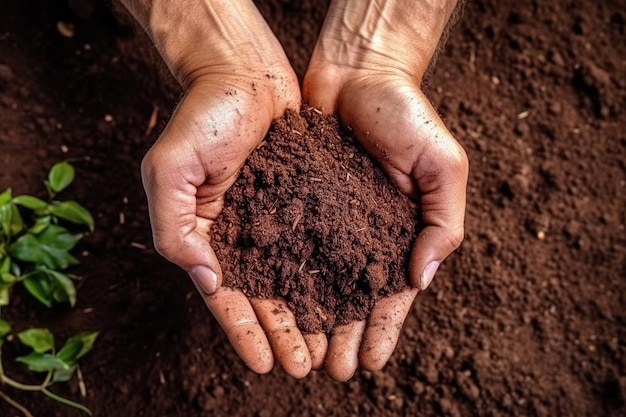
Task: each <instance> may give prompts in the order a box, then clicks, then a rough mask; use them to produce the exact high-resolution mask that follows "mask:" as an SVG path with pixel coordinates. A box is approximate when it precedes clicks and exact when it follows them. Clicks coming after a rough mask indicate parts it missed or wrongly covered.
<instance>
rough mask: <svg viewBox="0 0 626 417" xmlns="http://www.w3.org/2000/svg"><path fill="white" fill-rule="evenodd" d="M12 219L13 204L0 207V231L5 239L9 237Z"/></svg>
mask: <svg viewBox="0 0 626 417" xmlns="http://www.w3.org/2000/svg"><path fill="white" fill-rule="evenodd" d="M12 217H13V204H11V203H8V204H3V205H0V231H1V232H2V234H3V235H4V236H6V237H7V238H10V237H11V218H12Z"/></svg>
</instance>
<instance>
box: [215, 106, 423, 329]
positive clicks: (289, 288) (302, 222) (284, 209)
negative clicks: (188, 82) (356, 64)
mask: <svg viewBox="0 0 626 417" xmlns="http://www.w3.org/2000/svg"><path fill="white" fill-rule="evenodd" d="M416 213H417V208H416V206H415V204H414V203H412V202H411V201H410V200H409V199H408V198H407V197H406V196H404V195H402V194H401V193H400V192H399V191H398V190H397V188H396V186H395V185H394V184H393V183H392V182H391V181H390V180H389V178H388V177H387V176H386V174H385V173H384V172H383V171H382V170H381V169H380V168H379V167H378V166H377V165H375V164H374V163H373V162H372V160H371V159H370V157H369V156H368V155H367V154H365V152H364V150H363V149H362V148H361V147H360V146H359V145H358V143H356V142H355V140H354V139H353V138H352V136H351V135H350V134H349V133H348V132H346V131H345V130H342V129H341V128H340V126H339V122H338V120H337V119H336V118H335V117H331V116H323V115H321V114H319V113H318V112H317V111H316V110H315V109H313V108H308V107H306V106H305V107H303V109H302V112H301V114H300V115H299V114H296V113H295V112H287V113H286V114H285V116H284V117H283V118H281V119H279V120H276V121H275V123H274V124H273V126H272V128H271V130H270V132H269V133H268V135H267V137H266V139H265V140H264V141H263V142H262V143H261V144H260V145H259V147H258V148H257V149H256V150H255V151H254V152H253V153H252V155H251V156H250V157H249V158H248V161H247V163H246V165H245V166H244V167H243V169H242V172H241V174H240V177H239V178H238V180H237V181H236V183H235V184H234V185H233V187H232V188H231V189H230V190H229V192H228V193H227V195H226V202H225V208H224V211H223V213H222V214H221V215H220V218H219V219H218V222H217V224H216V227H215V230H214V247H215V250H216V252H217V256H218V259H220V262H221V265H222V269H223V274H224V285H225V286H229V287H236V288H240V289H242V290H243V291H244V293H245V294H246V295H248V296H250V297H260V298H277V297H281V298H284V299H285V300H286V301H287V303H288V306H289V307H290V308H291V310H292V311H293V312H294V314H295V317H296V320H297V323H298V326H299V327H300V328H301V329H302V330H303V331H304V332H318V331H325V332H329V331H331V330H332V329H333V328H334V327H335V326H337V325H340V324H344V323H347V322H349V321H352V320H360V319H364V318H366V317H367V315H368V314H369V312H370V311H371V309H372V307H373V304H374V303H375V302H376V300H377V299H378V298H379V297H381V296H383V295H386V294H390V293H394V292H398V291H401V290H402V289H405V288H406V287H407V286H408V285H409V282H408V277H407V267H408V255H409V252H410V248H411V244H412V242H413V240H414V238H415V236H416V233H417V232H418V222H417V221H416Z"/></svg>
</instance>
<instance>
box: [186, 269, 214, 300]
mask: <svg viewBox="0 0 626 417" xmlns="http://www.w3.org/2000/svg"><path fill="white" fill-rule="evenodd" d="M189 275H191V279H193V280H194V281H195V283H196V284H197V285H198V287H200V289H201V290H202V291H204V292H205V293H207V294H213V293H214V292H215V291H216V290H217V274H215V272H213V271H212V270H211V269H209V268H207V267H206V266H203V265H198V266H194V267H193V268H191V271H190V272H189Z"/></svg>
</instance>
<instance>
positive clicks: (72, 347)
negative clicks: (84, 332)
mask: <svg viewBox="0 0 626 417" xmlns="http://www.w3.org/2000/svg"><path fill="white" fill-rule="evenodd" d="M82 349H83V341H82V340H80V339H77V338H70V339H68V340H67V342H65V344H64V345H63V347H62V348H61V349H60V350H59V352H58V353H57V355H56V356H57V358H59V359H61V360H62V361H63V362H65V363H67V364H68V365H75V364H76V362H77V361H78V354H79V353H80V351H81V350H82Z"/></svg>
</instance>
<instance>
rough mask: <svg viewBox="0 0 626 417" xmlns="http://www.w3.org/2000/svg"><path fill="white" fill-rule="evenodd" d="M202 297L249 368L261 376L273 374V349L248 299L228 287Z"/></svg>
mask: <svg viewBox="0 0 626 417" xmlns="http://www.w3.org/2000/svg"><path fill="white" fill-rule="evenodd" d="M200 294H201V295H202V297H203V298H204V301H205V303H206V305H207V307H208V308H209V310H210V311H211V313H213V316H215V319H216V320H217V322H218V323H219V324H220V326H222V329H224V332H225V333H226V336H227V337H228V340H229V341H230V343H231V345H232V346H233V348H234V349H235V352H237V354H238V355H239V357H240V358H241V359H242V360H243V361H244V362H245V364H246V365H247V366H248V367H249V368H250V369H252V370H253V371H254V372H256V373H259V374H265V373H267V372H269V371H271V370H272V368H273V367H274V356H273V355H272V348H271V347H270V343H269V341H268V340H267V337H266V335H265V332H264V331H263V328H262V327H261V325H260V324H259V321H258V320H257V316H256V314H255V313H254V310H253V309H252V306H251V305H250V302H249V301H248V298H247V297H246V296H245V295H244V294H243V293H242V292H241V291H239V290H234V289H231V288H226V287H222V288H219V289H218V290H217V291H216V292H214V293H213V294H211V295H207V294H205V293H204V292H202V291H200Z"/></svg>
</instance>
